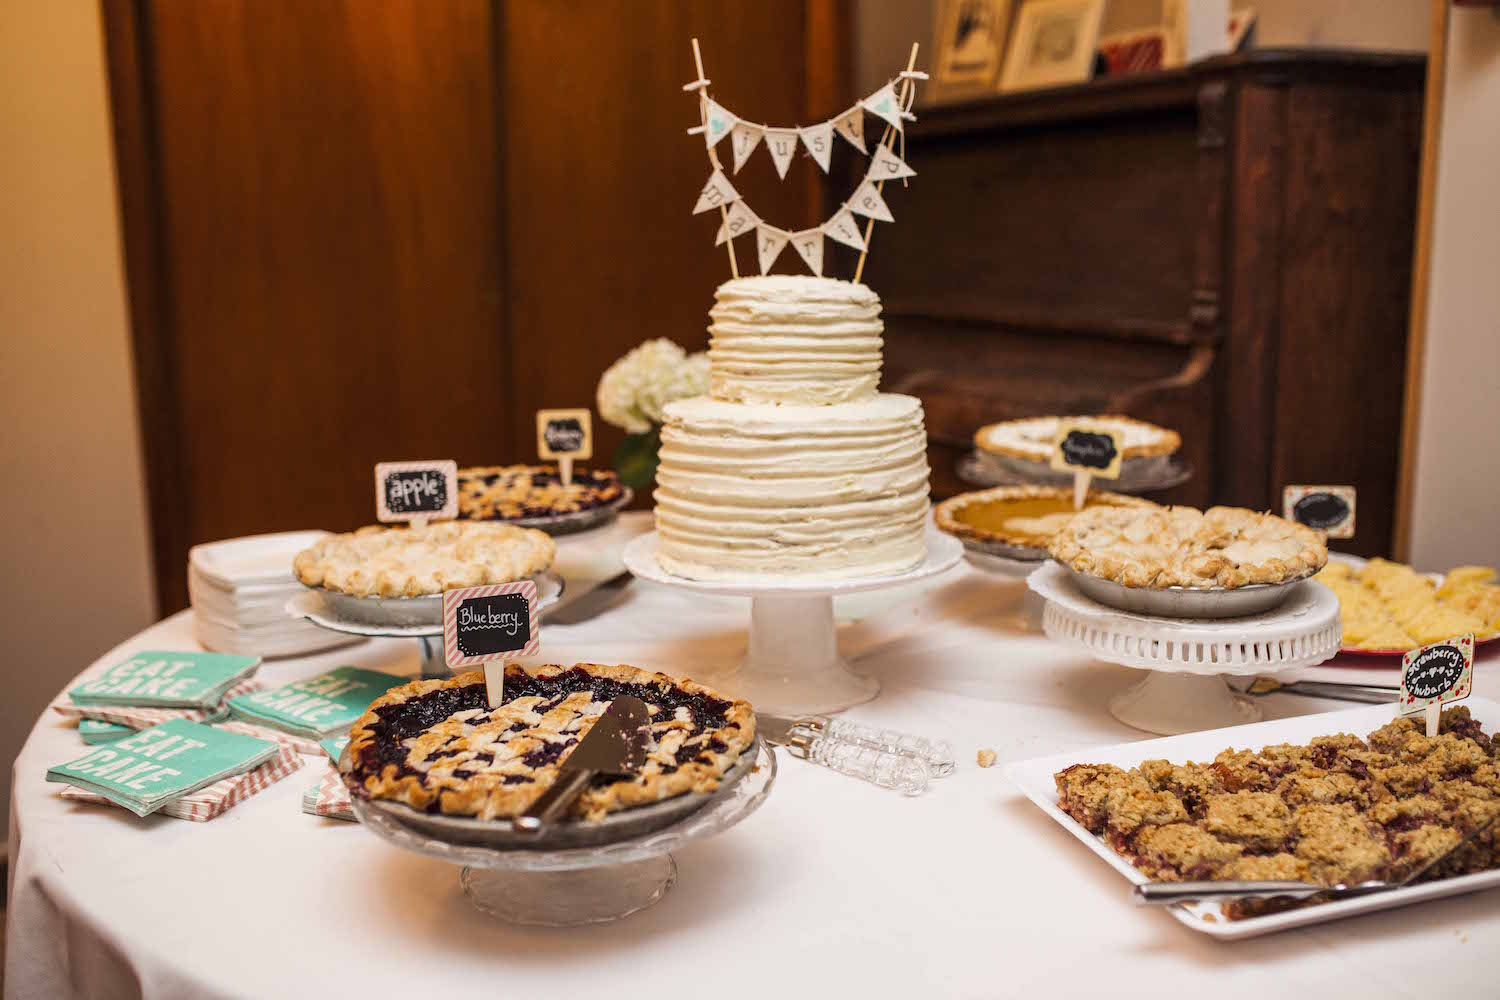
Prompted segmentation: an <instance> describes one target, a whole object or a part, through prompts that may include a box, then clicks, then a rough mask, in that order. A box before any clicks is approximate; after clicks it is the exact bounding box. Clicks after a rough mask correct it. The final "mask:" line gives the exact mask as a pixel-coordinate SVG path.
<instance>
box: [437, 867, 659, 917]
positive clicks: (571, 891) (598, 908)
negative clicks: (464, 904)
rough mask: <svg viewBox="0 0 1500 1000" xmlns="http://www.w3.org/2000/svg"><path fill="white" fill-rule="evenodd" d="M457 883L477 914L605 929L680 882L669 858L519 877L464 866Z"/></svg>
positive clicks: (516, 873) (501, 870) (535, 873)
mask: <svg viewBox="0 0 1500 1000" xmlns="http://www.w3.org/2000/svg"><path fill="white" fill-rule="evenodd" d="M458 881H459V884H460V885H461V886H463V890H464V895H466V896H468V897H469V902H471V903H473V904H474V907H475V909H477V910H479V911H480V912H482V913H487V914H489V915H490V916H492V917H495V918H496V919H498V920H505V921H508V922H510V923H513V924H534V925H537V926H541V927H571V926H576V925H579V924H602V923H607V922H609V921H611V920H619V919H620V918H621V917H628V916H630V914H632V913H636V912H638V911H640V910H644V909H645V908H646V907H648V906H650V905H651V904H653V903H655V902H657V901H658V900H660V899H661V898H662V897H663V896H665V895H666V894H667V890H669V889H671V888H672V886H673V885H675V884H676V883H677V861H676V859H675V858H673V857H672V855H670V854H660V855H657V856H656V857H654V858H643V859H642V860H640V861H632V862H629V863H628V864H623V865H612V866H610V867H608V868H578V869H573V870H571V871H552V872H519V871H509V870H506V869H503V868H476V867H474V866H473V865H466V866H465V867H464V870H463V871H462V872H460V873H459V876H458Z"/></svg>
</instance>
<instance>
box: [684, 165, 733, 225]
mask: <svg viewBox="0 0 1500 1000" xmlns="http://www.w3.org/2000/svg"><path fill="white" fill-rule="evenodd" d="M739 200H740V193H739V192H738V191H736V190H735V189H734V185H733V184H731V183H729V178H728V177H725V176H724V171H722V170H720V169H718V168H717V167H715V168H714V175H713V176H712V177H710V178H709V179H708V183H707V184H705V185H703V193H702V194H700V195H698V204H696V205H694V206H693V214H694V215H697V214H698V213H699V212H709V211H712V210H713V209H716V208H718V207H719V206H720V205H727V204H728V203H729V202H731V201H739Z"/></svg>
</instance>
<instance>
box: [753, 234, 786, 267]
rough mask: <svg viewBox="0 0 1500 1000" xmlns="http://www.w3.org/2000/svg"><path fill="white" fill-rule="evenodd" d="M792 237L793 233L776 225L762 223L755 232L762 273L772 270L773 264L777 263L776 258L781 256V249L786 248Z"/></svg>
mask: <svg viewBox="0 0 1500 1000" xmlns="http://www.w3.org/2000/svg"><path fill="white" fill-rule="evenodd" d="M791 238H792V234H791V233H788V232H784V231H782V230H780V229H777V228H776V227H775V226H767V225H762V226H761V227H760V228H759V230H758V231H757V232H756V234H755V249H756V251H757V252H758V253H759V254H760V273H761V274H765V273H766V272H767V271H769V270H771V265H772V264H774V263H776V258H777V257H779V256H781V251H782V250H784V249H786V242H787V240H789V239H791Z"/></svg>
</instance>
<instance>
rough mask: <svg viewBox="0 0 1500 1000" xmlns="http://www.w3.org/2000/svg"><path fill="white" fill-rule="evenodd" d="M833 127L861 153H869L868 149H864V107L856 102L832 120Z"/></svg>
mask: <svg viewBox="0 0 1500 1000" xmlns="http://www.w3.org/2000/svg"><path fill="white" fill-rule="evenodd" d="M833 127H834V128H835V129H837V130H838V133H839V135H841V136H843V137H844V139H845V140H846V141H847V142H848V143H849V145H851V146H853V147H854V148H855V149H857V150H859V151H860V152H861V153H865V154H868V153H869V150H867V149H865V109H864V108H862V107H860V106H859V105H858V104H856V105H855V106H854V107H852V108H850V109H849V110H848V111H847V112H846V113H845V114H844V116H843V117H842V118H840V119H839V120H838V121H836V122H834V123H833Z"/></svg>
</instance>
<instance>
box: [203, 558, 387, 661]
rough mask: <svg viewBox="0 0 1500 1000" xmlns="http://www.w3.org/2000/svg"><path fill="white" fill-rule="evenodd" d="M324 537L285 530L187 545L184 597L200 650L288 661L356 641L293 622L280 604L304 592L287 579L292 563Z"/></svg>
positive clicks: (355, 638) (339, 634) (312, 625)
mask: <svg viewBox="0 0 1500 1000" xmlns="http://www.w3.org/2000/svg"><path fill="white" fill-rule="evenodd" d="M326 534H327V532H325V531H285V532H281V533H280V534H275V535H251V536H249V537H247V538H231V539H228V540H227V541H222V542H209V543H207V544H204V545H195V546H193V549H192V551H191V552H190V553H189V554H188V595H189V596H190V598H191V599H192V602H193V622H194V628H195V629H196V632H197V637H198V641H199V642H200V643H202V644H203V646H204V648H205V649H211V650H213V651H214V652H218V653H245V654H252V655H256V656H294V655H297V654H300V653H314V652H317V651H319V650H323V649H332V648H333V647H335V646H342V645H346V644H348V643H350V642H358V641H360V640H359V638H358V637H357V636H349V635H343V634H341V633H338V632H330V631H328V630H326V629H321V628H318V626H316V625H314V624H313V623H312V622H309V621H307V620H306V619H303V618H294V617H292V616H291V615H289V614H288V613H287V610H286V602H287V601H288V600H289V599H290V598H291V597H293V596H294V595H296V594H299V593H302V592H303V591H304V590H305V588H304V587H303V586H302V585H301V584H300V583H298V582H297V580H296V578H295V577H293V576H292V559H293V558H294V557H295V556H296V555H297V553H298V552H300V551H302V550H303V549H305V548H307V547H308V546H309V545H312V544H313V543H314V542H316V541H317V540H318V539H319V538H322V537H324V536H325V535H326Z"/></svg>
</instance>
